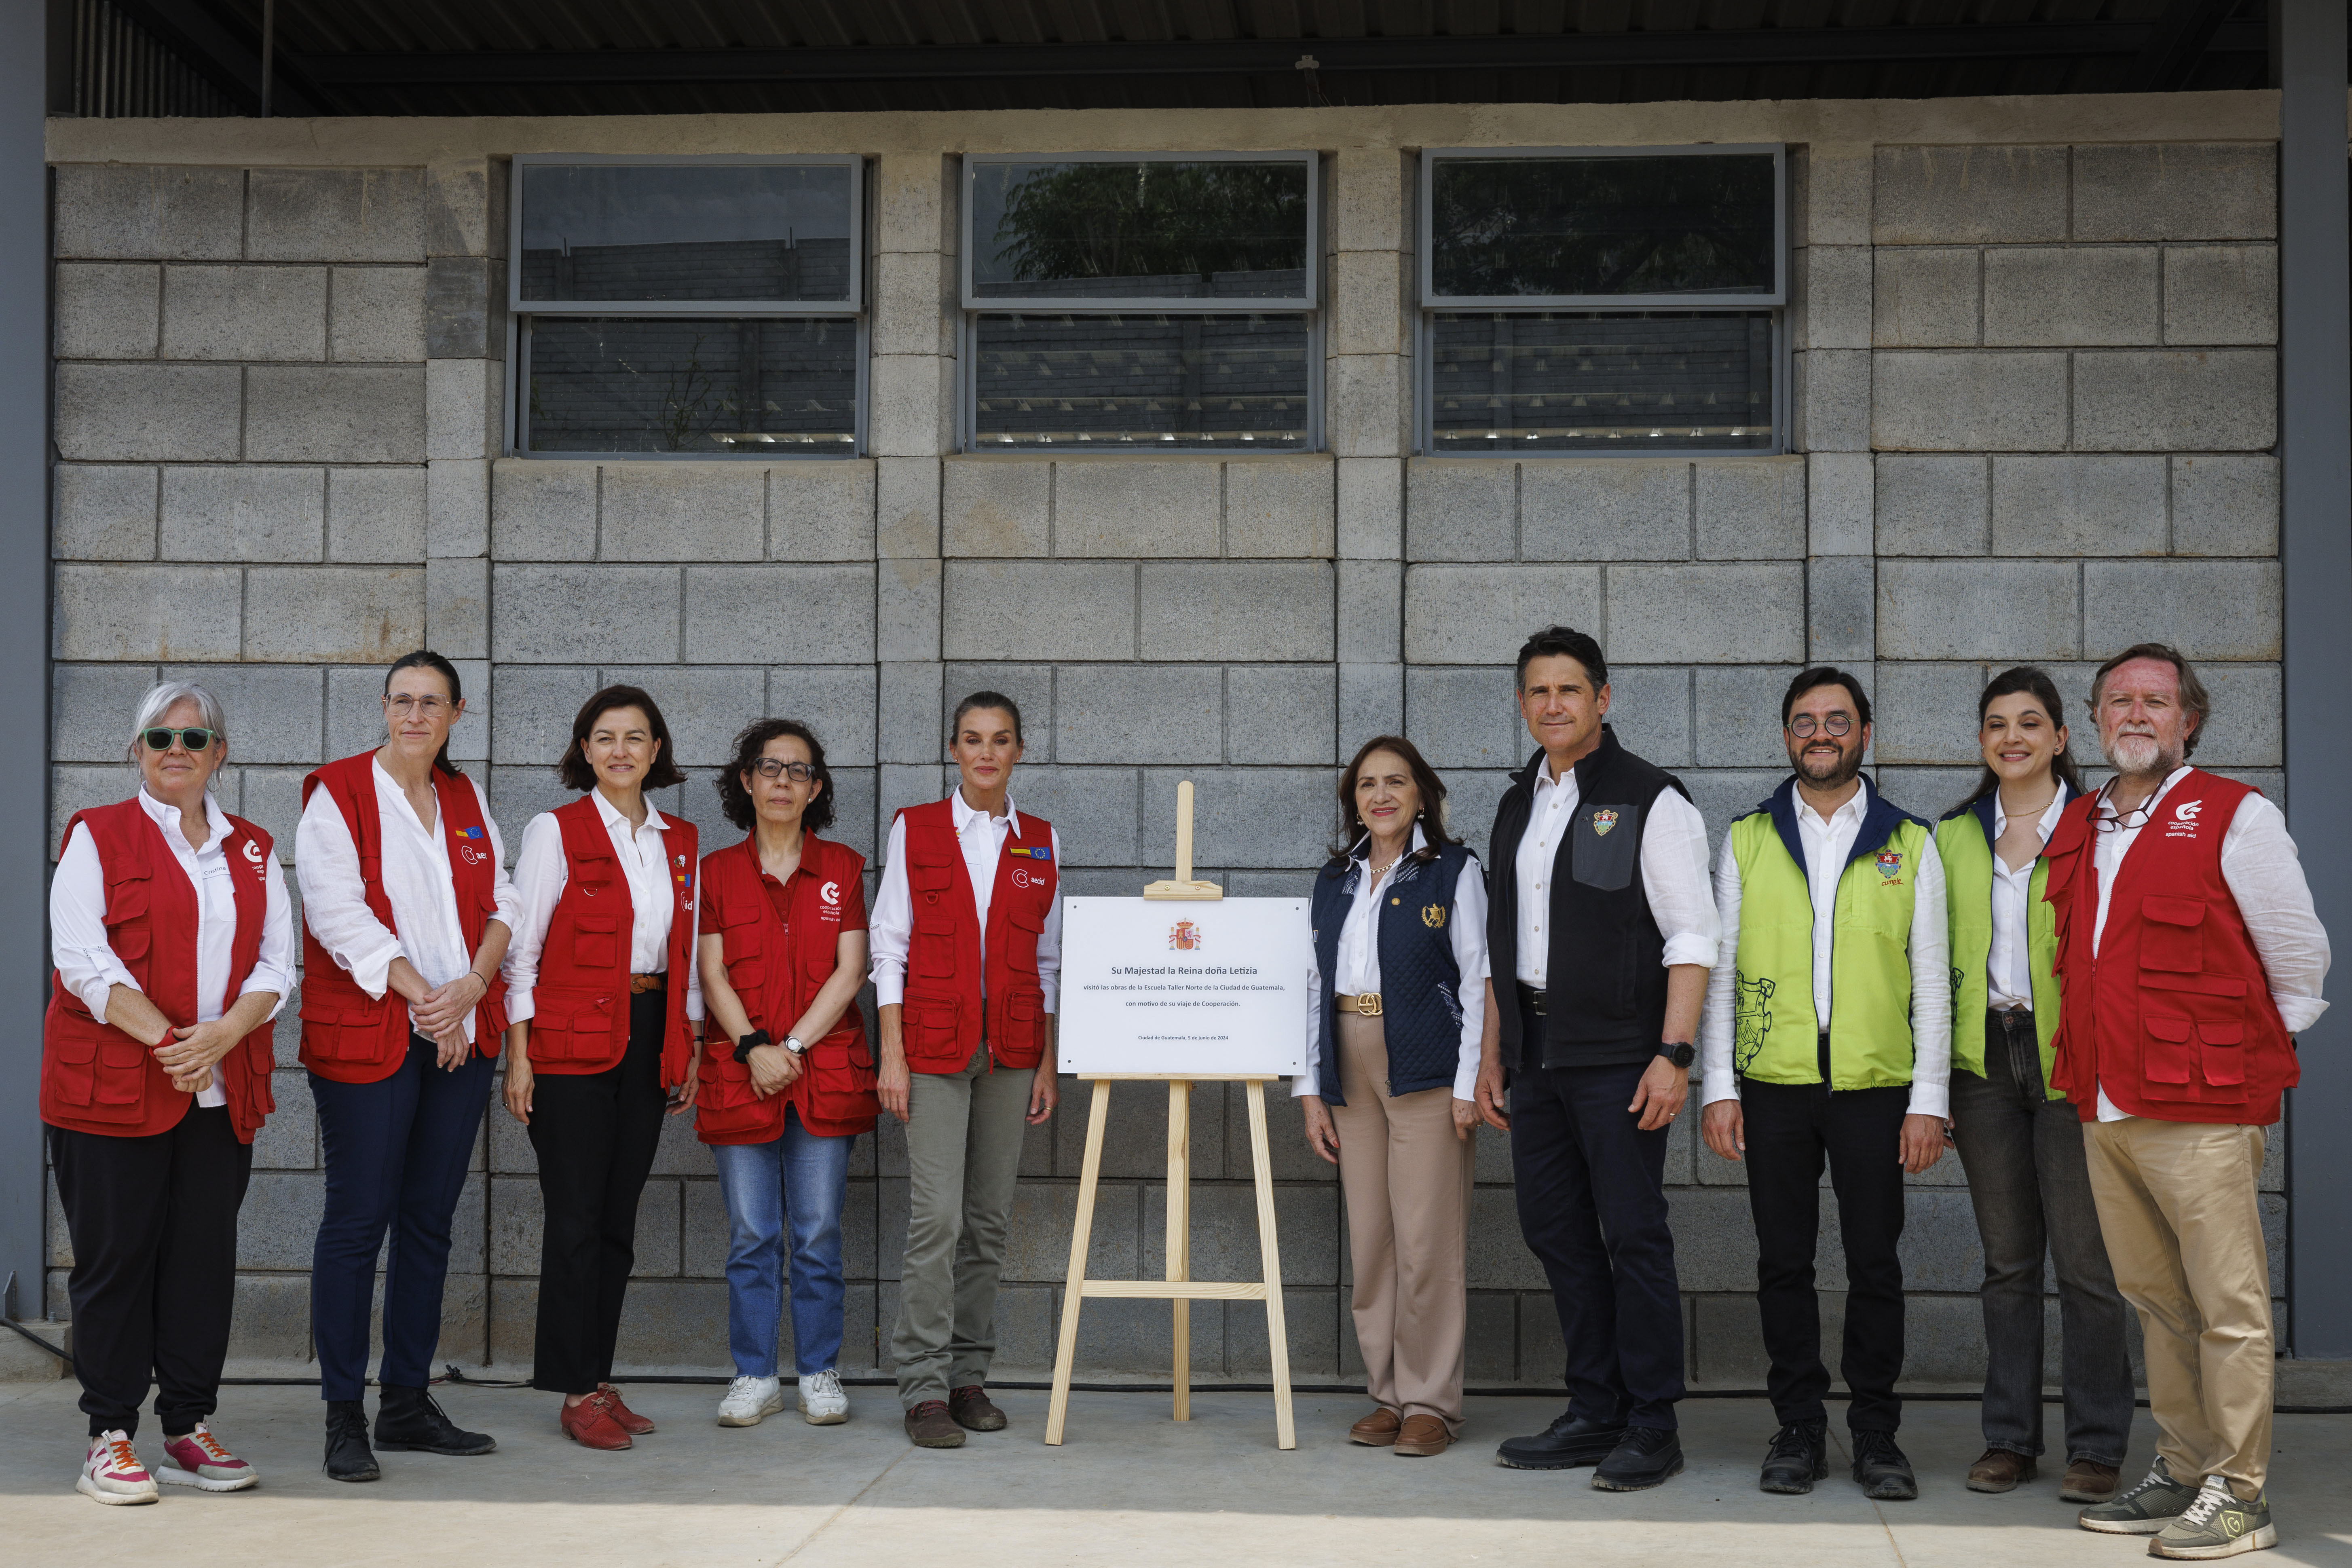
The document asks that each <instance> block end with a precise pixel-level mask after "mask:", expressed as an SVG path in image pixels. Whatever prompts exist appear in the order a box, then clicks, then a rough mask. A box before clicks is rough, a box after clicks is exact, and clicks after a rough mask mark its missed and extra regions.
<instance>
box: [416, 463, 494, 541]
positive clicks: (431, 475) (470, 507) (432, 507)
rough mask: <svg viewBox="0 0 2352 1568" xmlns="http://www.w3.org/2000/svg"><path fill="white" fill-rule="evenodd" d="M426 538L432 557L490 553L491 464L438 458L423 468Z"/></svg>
mask: <svg viewBox="0 0 2352 1568" xmlns="http://www.w3.org/2000/svg"><path fill="white" fill-rule="evenodd" d="M425 538H426V540H427V541H428V542H429V546H430V551H431V553H433V554H435V555H488V553H489V552H490V464H489V460H488V458H437V459H436V460H434V461H432V462H430V463H428V464H426V465H425Z"/></svg>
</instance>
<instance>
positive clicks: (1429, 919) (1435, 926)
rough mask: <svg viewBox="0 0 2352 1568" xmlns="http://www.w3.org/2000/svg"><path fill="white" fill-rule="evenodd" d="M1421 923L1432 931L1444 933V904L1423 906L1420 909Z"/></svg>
mask: <svg viewBox="0 0 2352 1568" xmlns="http://www.w3.org/2000/svg"><path fill="white" fill-rule="evenodd" d="M1421 923H1422V924H1423V925H1425V926H1427V927H1428V928H1429V929H1430V930H1432V931H1444V929H1445V906H1444V904H1423V906H1422V907H1421Z"/></svg>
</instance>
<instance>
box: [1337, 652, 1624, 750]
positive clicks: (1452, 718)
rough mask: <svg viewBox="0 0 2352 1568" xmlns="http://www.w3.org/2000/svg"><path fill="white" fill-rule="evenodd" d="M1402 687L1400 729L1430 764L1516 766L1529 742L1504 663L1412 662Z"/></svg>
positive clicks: (1508, 672) (1508, 670)
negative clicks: (1494, 665)
mask: <svg viewBox="0 0 2352 1568" xmlns="http://www.w3.org/2000/svg"><path fill="white" fill-rule="evenodd" d="M1404 690H1405V728H1404V733H1405V735H1406V737H1407V738H1408V739H1410V740H1411V741H1412V743H1413V744H1414V745H1416V746H1418V747H1420V748H1421V752H1422V754H1423V756H1424V757H1426V758H1428V759H1429V765H1430V766H1432V767H1433V768H1443V769H1453V768H1510V767H1517V765H1518V764H1519V763H1520V762H1521V760H1522V758H1523V755H1524V753H1525V752H1527V751H1528V749H1529V747H1530V745H1531V744H1532V742H1528V738H1527V730H1526V728H1525V727H1524V726H1523V725H1521V724H1520V722H1519V711H1518V708H1517V703H1516V701H1515V700H1514V699H1515V693H1514V687H1513V683H1512V678H1511V671H1510V668H1509V667H1508V666H1505V667H1504V668H1499V669H1497V668H1492V667H1489V666H1484V665H1434V666H1415V667H1412V668H1408V669H1406V671H1405V677H1404ZM1613 712H1614V710H1613V709H1612V714H1613ZM1349 752H1350V754H1352V753H1353V748H1352V747H1351V748H1349Z"/></svg>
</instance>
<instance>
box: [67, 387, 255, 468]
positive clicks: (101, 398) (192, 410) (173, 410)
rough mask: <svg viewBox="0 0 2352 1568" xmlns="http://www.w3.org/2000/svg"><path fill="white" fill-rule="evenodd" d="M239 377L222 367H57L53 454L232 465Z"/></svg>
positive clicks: (88, 458) (237, 424)
mask: <svg viewBox="0 0 2352 1568" xmlns="http://www.w3.org/2000/svg"><path fill="white" fill-rule="evenodd" d="M243 375H244V373H243V372H242V371H240V370H239V369H238V368H237V367H236V366H235V365H226V364H61V365H58V367H57V412H56V415H55V419H56V426H55V432H56V440H57V444H58V456H59V457H61V458H65V459H67V460H68V461H69V462H70V461H74V460H77V459H79V460H83V461H98V462H110V461H111V462H123V461H130V462H182V463H185V462H196V463H204V462H234V461H236V458H238V457H239V456H240V455H241V454H240V452H239V450H238V446H239V436H240V418H239V416H240V413H241V410H240V407H239V403H240V397H241V394H240V390H239V389H240V386H241V383H242V377H243Z"/></svg>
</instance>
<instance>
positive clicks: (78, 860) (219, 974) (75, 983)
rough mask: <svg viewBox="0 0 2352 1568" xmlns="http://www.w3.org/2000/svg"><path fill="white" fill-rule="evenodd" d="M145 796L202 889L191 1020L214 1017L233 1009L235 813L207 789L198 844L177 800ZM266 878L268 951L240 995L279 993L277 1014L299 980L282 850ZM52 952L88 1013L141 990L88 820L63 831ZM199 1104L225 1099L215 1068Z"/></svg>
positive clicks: (101, 1016)
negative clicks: (110, 915) (114, 920)
mask: <svg viewBox="0 0 2352 1568" xmlns="http://www.w3.org/2000/svg"><path fill="white" fill-rule="evenodd" d="M139 805H140V807H141V808H142V810H144V811H145V812H146V813H147V815H148V816H149V817H150V818H151V819H152V821H153V822H154V824H155V826H157V827H158V828H160V829H162V831H163V842H164V844H165V845H166V846H168V847H170V849H171V851H172V858H173V859H174V860H176V861H178V862H179V866H180V870H181V872H182V874H183V875H184V876H185V877H186V878H187V879H188V882H189V885H190V886H192V887H194V889H195V890H196V1016H194V1018H193V1019H190V1020H188V1022H190V1023H196V1024H209V1023H212V1022H213V1021H215V1019H217V1018H219V1017H220V1016H221V1015H223V1014H224V1013H226V1012H227V1011H228V1008H229V996H228V970H229V964H230V963H231V961H232V958H233V956H234V950H235V948H236V868H235V867H234V866H232V865H230V864H229V858H228V851H227V842H228V831H229V829H228V814H227V813H226V812H224V811H223V810H221V808H220V803H219V802H218V801H216V800H215V799H214V798H213V797H212V795H210V794H209V793H207V794H206V795H205V822H206V823H207V824H208V825H209V826H210V829H211V831H210V834H209V836H208V837H206V838H205V842H204V843H203V845H201V846H194V845H191V844H190V843H189V842H188V837H187V835H186V834H184V833H183V832H181V831H180V812H179V808H178V807H176V806H170V805H164V804H163V802H161V801H159V800H157V799H156V798H155V797H154V796H153V795H149V794H148V793H147V792H146V791H145V790H144V789H142V790H141V791H140V792H139ZM262 887H263V889H264V900H263V906H262V917H261V951H260V952H259V953H258V955H257V956H256V958H255V959H254V963H253V968H252V970H251V971H250V972H248V973H247V975H246V977H245V981H244V984H241V985H239V986H238V987H237V992H236V994H238V995H239V996H244V995H247V994H249V993H252V992H255V991H268V992H274V993H276V994H277V997H278V1000H277V1002H276V1003H275V1004H274V1005H272V1006H271V1007H270V1009H269V1016H270V1017H272V1018H275V1017H276V1016H278V1009H279V1008H281V1007H283V1006H285V1005H286V998H287V996H288V995H289V994H290V993H291V992H292V991H293V989H294V912H293V904H292V902H291V901H290V900H289V899H288V898H287V896H286V877H285V874H284V873H283V872H282V871H280V870H279V869H278V857H277V856H275V855H272V856H270V857H269V858H268V860H267V861H266V862H265V863H264V864H263V867H262ZM49 956H50V958H51V960H52V961H53V962H54V963H56V964H57V970H58V978H59V979H60V980H62V981H64V982H65V985H66V989H67V990H68V991H70V992H72V993H73V994H75V995H76V996H79V997H80V998H81V1003H82V1005H83V1006H85V1007H88V1008H89V1016H91V1017H93V1018H95V1019H97V1020H98V1021H99V1022H100V1023H101V1024H103V1023H105V1022H106V1004H107V999H108V998H109V997H110V995H111V994H113V991H114V988H115V987H116V986H118V985H127V986H129V987H131V990H133V991H136V990H138V989H139V982H138V981H136V980H134V979H132V978H131V971H130V970H129V969H128V968H127V967H125V966H124V964H123V963H122V960H121V958H119V957H118V956H116V954H115V952H114V949H113V947H112V946H111V945H110V943H109V942H107V940H106V868H105V866H104V864H103V863H102V862H101V861H100V859H99V855H98V843H97V841H96V840H95V839H93V838H92V837H90V832H89V828H87V827H82V826H76V827H75V828H74V830H73V834H72V836H71V837H68V839H67V840H66V847H65V853H64V855H62V856H61V857H59V858H58V871H57V875H56V877H55V878H54V879H51V881H50V883H49ZM196 1103H197V1104H198V1105H203V1106H218V1105H226V1104H227V1103H228V1097H227V1095H226V1093H224V1092H223V1090H222V1089H221V1081H220V1076H219V1075H218V1074H217V1073H215V1075H214V1076H213V1081H212V1082H211V1084H210V1085H209V1086H207V1087H206V1088H205V1089H201V1090H199V1091H198V1092H197V1095H196Z"/></svg>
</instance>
